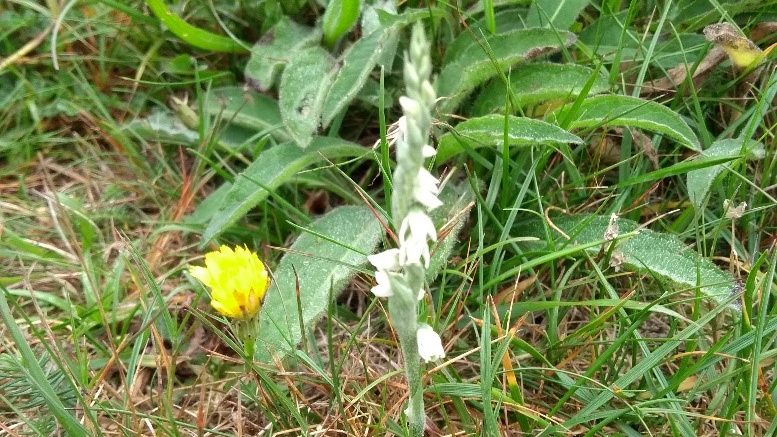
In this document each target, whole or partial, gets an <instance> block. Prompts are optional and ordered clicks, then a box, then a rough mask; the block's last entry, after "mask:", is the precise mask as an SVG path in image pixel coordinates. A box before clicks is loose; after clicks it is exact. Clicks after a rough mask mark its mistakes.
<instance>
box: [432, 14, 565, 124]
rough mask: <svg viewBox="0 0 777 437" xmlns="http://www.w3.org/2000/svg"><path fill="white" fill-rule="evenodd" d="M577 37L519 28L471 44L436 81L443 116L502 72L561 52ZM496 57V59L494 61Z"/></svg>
mask: <svg viewBox="0 0 777 437" xmlns="http://www.w3.org/2000/svg"><path fill="white" fill-rule="evenodd" d="M575 39H576V38H575V35H574V34H572V33H570V32H565V31H555V30H551V29H519V30H515V31H512V32H507V33H503V34H498V35H492V36H489V37H487V38H486V39H485V40H484V41H482V43H483V46H481V45H480V44H478V43H476V42H474V41H473V42H472V43H471V44H470V45H469V46H467V47H466V48H464V49H462V50H459V51H457V53H456V56H453V57H452V58H451V59H449V62H447V63H446V65H445V66H444V67H443V69H442V71H441V72H440V76H439V77H438V78H437V90H438V94H439V95H440V96H444V97H446V98H447V99H446V100H444V101H443V102H442V103H441V104H440V107H439V111H440V112H442V113H448V112H450V111H453V110H454V109H455V108H456V107H457V106H458V104H459V103H460V102H461V101H462V100H463V99H464V98H465V97H466V96H467V95H468V94H469V93H470V92H472V90H473V89H474V88H475V87H477V86H478V85H480V84H481V83H483V82H485V81H486V80H488V79H490V78H492V77H494V76H496V75H497V74H498V73H499V70H500V69H501V70H507V69H508V68H509V67H511V66H513V65H515V64H518V63H520V62H524V61H527V60H531V59H535V58H538V57H540V56H543V55H548V54H551V53H555V52H557V51H559V50H560V49H561V48H562V47H567V46H569V45H571V44H573V43H574V42H575ZM492 56H493V60H492Z"/></svg>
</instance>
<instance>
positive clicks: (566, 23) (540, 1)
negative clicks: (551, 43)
mask: <svg viewBox="0 0 777 437" xmlns="http://www.w3.org/2000/svg"><path fill="white" fill-rule="evenodd" d="M588 3H589V1H588V0H534V1H533V2H532V4H531V7H530V8H529V13H528V14H527V15H526V27H550V28H552V29H562V30H569V28H570V27H571V26H572V24H574V22H575V20H577V16H578V15H580V13H581V12H583V9H585V7H586V6H588Z"/></svg>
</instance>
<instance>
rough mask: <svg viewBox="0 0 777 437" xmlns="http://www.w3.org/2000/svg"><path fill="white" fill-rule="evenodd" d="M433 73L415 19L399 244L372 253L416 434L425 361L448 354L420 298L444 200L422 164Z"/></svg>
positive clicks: (398, 172) (397, 194) (395, 210)
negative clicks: (421, 315) (424, 316)
mask: <svg viewBox="0 0 777 437" xmlns="http://www.w3.org/2000/svg"><path fill="white" fill-rule="evenodd" d="M431 73H432V61H431V57H430V56H429V43H428V41H427V40H426V36H425V35H424V31H423V27H422V26H421V25H420V24H416V26H415V27H414V28H413V35H412V38H411V41H410V47H409V48H408V51H407V52H406V53H405V66H404V78H405V86H406V95H405V96H402V97H400V99H399V103H400V105H401V106H402V111H403V112H404V116H403V117H402V119H401V120H400V123H397V126H398V129H397V130H398V132H397V134H396V143H395V144H396V157H397V167H396V169H395V170H394V175H393V189H394V191H393V193H392V197H391V200H392V211H391V213H392V219H393V221H394V227H395V228H397V229H399V232H398V234H397V235H398V240H399V247H398V248H395V249H388V250H386V251H384V252H381V253H378V254H376V255H372V256H370V257H369V260H370V262H371V263H372V265H373V266H375V268H376V269H377V271H376V273H375V279H376V282H377V285H376V286H375V287H373V288H372V292H373V293H374V294H375V295H376V296H378V297H386V298H388V307H389V315H390V317H391V322H392V324H393V325H394V329H395V330H396V332H397V335H398V337H399V342H400V346H401V348H402V355H403V357H404V361H405V373H406V377H407V382H408V388H409V390H410V393H409V402H408V406H407V408H406V409H405V414H406V415H407V417H408V422H409V424H410V428H411V433H412V435H414V436H422V435H423V432H424V425H425V422H426V415H425V413H424V404H423V385H422V381H421V360H422V359H423V360H424V361H425V362H429V361H432V360H437V359H441V358H443V357H444V356H445V351H444V349H443V346H442V341H441V340H440V336H439V335H437V333H436V332H434V330H433V329H432V328H431V327H430V326H429V325H426V324H419V323H418V301H419V300H421V299H422V298H423V296H424V294H425V291H424V278H425V277H426V269H427V268H428V267H429V261H430V251H429V244H430V243H433V242H435V241H436V240H437V230H436V229H435V227H434V223H433V222H432V219H431V218H430V217H429V214H428V213H429V211H431V210H433V209H434V208H437V207H438V206H440V205H442V202H441V201H440V199H439V198H438V197H437V196H438V194H439V192H440V189H439V186H438V181H437V178H436V177H434V176H433V175H432V174H431V173H430V172H429V171H428V170H426V168H424V161H425V159H426V158H429V157H432V156H434V154H435V150H434V148H433V147H431V146H430V145H429V144H428V142H429V133H430V131H431V128H432V115H431V114H432V108H433V107H434V103H435V100H436V98H437V96H436V94H435V91H434V88H433V87H432V84H431V82H430V77H431Z"/></svg>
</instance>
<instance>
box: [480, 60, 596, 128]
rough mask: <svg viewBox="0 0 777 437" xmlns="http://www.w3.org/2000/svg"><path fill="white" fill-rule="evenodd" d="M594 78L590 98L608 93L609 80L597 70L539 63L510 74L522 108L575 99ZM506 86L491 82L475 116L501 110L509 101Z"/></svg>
mask: <svg viewBox="0 0 777 437" xmlns="http://www.w3.org/2000/svg"><path fill="white" fill-rule="evenodd" d="M592 75H596V76H597V78H596V79H595V81H594V84H593V86H592V87H591V90H590V91H589V92H588V94H589V95H594V94H599V93H603V92H605V91H607V89H608V88H609V84H608V83H607V78H606V77H604V76H602V75H601V74H599V73H597V72H595V71H594V70H592V69H590V68H588V67H584V66H582V65H575V64H554V63H547V62H536V63H531V64H522V65H518V66H516V67H515V68H513V69H512V70H511V71H510V75H509V77H510V90H511V91H512V93H513V96H515V101H514V103H515V104H517V105H519V106H528V105H535V104H537V103H540V102H544V101H548V100H554V99H564V100H568V99H574V98H576V97H577V96H578V95H580V92H581V91H582V89H583V87H584V86H585V84H586V82H587V81H588V80H589V79H590V78H591V76H592ZM508 98H509V96H508V95H507V85H505V83H504V82H503V81H502V80H501V79H499V78H497V79H494V80H493V81H491V83H489V84H488V85H486V87H485V88H484V89H483V91H482V92H481V93H480V95H479V96H478V98H477V99H476V100H475V103H474V105H473V110H472V112H473V114H475V115H485V114H490V113H492V112H495V111H502V110H503V109H504V106H505V102H506V101H507V100H508Z"/></svg>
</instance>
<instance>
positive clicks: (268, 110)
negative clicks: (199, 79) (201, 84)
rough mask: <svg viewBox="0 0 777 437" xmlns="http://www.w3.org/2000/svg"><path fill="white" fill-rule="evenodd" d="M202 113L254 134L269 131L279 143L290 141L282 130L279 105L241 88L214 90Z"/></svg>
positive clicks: (261, 95) (265, 97)
mask: <svg viewBox="0 0 777 437" xmlns="http://www.w3.org/2000/svg"><path fill="white" fill-rule="evenodd" d="M204 110H205V112H206V113H207V114H208V115H210V116H213V117H221V119H222V120H225V121H228V122H230V123H231V124H234V125H237V126H241V127H244V128H247V129H250V130H251V131H253V132H261V131H268V132H270V133H272V135H273V136H274V137H275V138H276V139H278V140H280V141H287V140H289V136H288V135H287V133H286V132H285V131H284V130H283V129H281V127H282V126H283V121H282V119H281V113H280V110H279V109H278V102H276V101H275V100H273V99H271V98H269V97H267V96H265V95H263V94H259V93H257V92H254V91H251V90H247V89H244V88H242V87H234V86H232V87H223V88H215V89H213V90H212V91H211V93H210V96H209V100H208V104H206V105H205V106H204Z"/></svg>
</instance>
